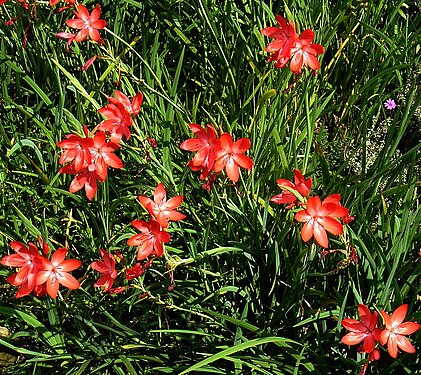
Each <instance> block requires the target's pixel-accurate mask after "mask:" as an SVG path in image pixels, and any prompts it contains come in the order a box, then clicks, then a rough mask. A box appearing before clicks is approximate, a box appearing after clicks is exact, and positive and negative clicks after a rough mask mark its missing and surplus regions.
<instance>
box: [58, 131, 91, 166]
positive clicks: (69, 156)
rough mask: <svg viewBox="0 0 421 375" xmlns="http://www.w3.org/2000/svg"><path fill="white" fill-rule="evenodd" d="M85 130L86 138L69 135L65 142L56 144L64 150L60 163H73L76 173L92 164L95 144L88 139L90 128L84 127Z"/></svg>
mask: <svg viewBox="0 0 421 375" xmlns="http://www.w3.org/2000/svg"><path fill="white" fill-rule="evenodd" d="M83 130H84V132H85V138H81V137H79V136H78V135H77V134H67V135H66V136H65V139H64V140H62V141H60V142H57V143H56V144H57V146H58V147H60V148H63V149H64V152H63V153H62V154H61V156H60V159H59V163H60V164H66V163H72V164H71V165H72V168H73V169H74V171H75V172H76V173H77V172H79V171H81V170H82V169H84V168H86V167H88V166H89V165H91V164H92V157H91V148H92V147H93V145H94V143H93V140H92V138H88V128H87V127H86V126H84V127H83ZM60 173H63V172H60Z"/></svg>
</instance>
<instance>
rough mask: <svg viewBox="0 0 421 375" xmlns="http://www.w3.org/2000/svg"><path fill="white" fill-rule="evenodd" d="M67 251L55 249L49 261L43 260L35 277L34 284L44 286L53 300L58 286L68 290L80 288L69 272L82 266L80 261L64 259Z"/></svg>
mask: <svg viewBox="0 0 421 375" xmlns="http://www.w3.org/2000/svg"><path fill="white" fill-rule="evenodd" d="M67 251H68V250H67V249H66V248H61V249H57V250H56V251H55V253H54V254H53V255H52V257H51V261H50V260H48V259H46V258H43V263H44V267H43V270H42V271H39V272H38V273H37V275H36V284H37V285H42V284H44V283H45V284H46V285H45V286H46V290H47V293H48V294H49V295H50V297H51V298H53V299H55V298H56V297H57V294H58V289H59V286H60V284H62V285H64V286H65V287H66V288H69V289H78V288H79V287H80V284H79V281H77V280H76V279H75V278H74V277H73V276H72V275H71V274H70V273H69V272H70V271H73V270H75V269H76V268H79V267H80V266H81V265H82V262H81V261H80V260H76V259H66V260H65V259H64V258H66V255H67Z"/></svg>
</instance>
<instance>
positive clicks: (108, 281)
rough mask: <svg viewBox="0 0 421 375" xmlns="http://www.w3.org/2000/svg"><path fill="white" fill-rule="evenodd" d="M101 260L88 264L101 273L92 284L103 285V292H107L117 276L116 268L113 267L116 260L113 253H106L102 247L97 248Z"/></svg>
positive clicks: (95, 285)
mask: <svg viewBox="0 0 421 375" xmlns="http://www.w3.org/2000/svg"><path fill="white" fill-rule="evenodd" d="M99 251H100V253H101V257H102V260H96V261H95V262H92V263H91V264H90V266H91V267H92V268H93V269H94V270H95V271H98V272H99V273H102V274H103V275H102V276H101V277H100V278H99V279H98V280H97V282H96V283H95V284H94V287H95V288H100V287H102V286H103V287H104V292H108V291H109V290H110V289H111V288H112V286H113V284H114V280H115V279H116V277H117V270H116V269H115V265H116V261H115V257H114V255H113V254H108V253H107V252H106V251H105V250H104V249H100V250H99Z"/></svg>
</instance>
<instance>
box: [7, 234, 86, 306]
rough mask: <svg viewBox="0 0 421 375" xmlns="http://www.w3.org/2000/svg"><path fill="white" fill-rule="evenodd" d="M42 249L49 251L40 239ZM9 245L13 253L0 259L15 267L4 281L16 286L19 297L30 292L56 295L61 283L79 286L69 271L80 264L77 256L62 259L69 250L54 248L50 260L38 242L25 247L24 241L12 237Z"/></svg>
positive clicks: (75, 287)
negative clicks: (37, 244)
mask: <svg viewBox="0 0 421 375" xmlns="http://www.w3.org/2000/svg"><path fill="white" fill-rule="evenodd" d="M39 242H40V245H41V248H42V253H43V254H44V255H48V254H49V252H50V250H49V247H48V244H47V243H44V242H43V241H42V240H41V239H39ZM10 246H11V247H12V248H13V250H14V251H15V253H16V254H12V255H6V256H4V257H3V258H2V259H1V261H0V263H1V264H2V265H3V266H8V267H14V268H17V269H18V271H17V272H16V273H14V274H12V275H10V276H9V277H8V278H7V279H6V281H7V282H8V283H10V284H12V285H14V286H18V287H19V288H18V290H17V293H16V298H20V297H23V296H26V295H28V294H29V293H31V292H33V293H34V294H35V295H36V296H37V297H41V296H43V295H45V294H49V295H50V297H51V298H56V297H57V294H58V289H59V286H60V284H62V285H64V286H65V287H66V288H69V289H78V288H79V287H80V284H79V281H77V280H76V279H75V278H74V277H73V276H72V275H71V274H70V273H69V272H70V271H73V270H75V269H77V268H79V267H80V266H81V265H82V262H81V261H80V260H76V259H65V258H66V255H67V252H68V250H67V249H66V248H61V249H57V250H56V251H55V252H54V254H53V255H52V256H51V258H50V260H49V259H47V258H46V257H45V256H44V255H41V254H40V252H39V250H38V248H37V246H36V245H35V244H33V243H32V242H29V243H28V247H26V246H25V245H24V244H23V243H21V242H17V241H12V242H10Z"/></svg>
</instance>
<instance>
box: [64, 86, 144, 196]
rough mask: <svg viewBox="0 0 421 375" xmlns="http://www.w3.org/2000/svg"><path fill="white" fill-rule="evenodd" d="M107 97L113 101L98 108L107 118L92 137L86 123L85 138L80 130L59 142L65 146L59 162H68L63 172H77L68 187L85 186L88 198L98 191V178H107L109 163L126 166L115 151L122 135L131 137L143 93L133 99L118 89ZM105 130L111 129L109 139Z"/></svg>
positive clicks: (115, 166) (71, 190) (77, 187)
mask: <svg viewBox="0 0 421 375" xmlns="http://www.w3.org/2000/svg"><path fill="white" fill-rule="evenodd" d="M108 100H109V102H110V104H108V105H107V106H105V107H103V108H100V109H99V110H98V112H100V113H101V114H102V115H104V116H105V117H106V118H107V120H104V121H102V122H101V123H100V124H99V125H98V130H97V131H96V132H95V134H94V135H93V136H92V137H89V131H88V128H87V127H86V126H84V127H83V129H84V133H85V138H82V137H80V136H79V135H77V134H67V135H66V136H65V139H64V140H62V141H60V142H57V146H58V147H60V148H63V149H64V152H63V154H62V155H61V157H60V159H59V163H60V164H66V165H65V166H63V167H62V168H61V169H60V173H67V174H71V175H76V176H75V178H74V179H73V181H72V182H71V184H70V187H69V191H70V192H71V193H75V192H77V191H79V190H81V189H82V188H83V187H84V188H85V191H86V196H87V197H88V199H89V200H92V199H93V197H94V196H95V194H96V191H97V187H98V183H97V181H101V182H104V181H105V179H106V178H107V174H108V167H111V168H116V169H120V168H123V162H122V161H121V159H120V158H118V157H117V156H116V155H115V154H114V152H115V151H116V150H118V149H119V148H120V146H119V144H118V143H119V142H120V141H121V138H122V135H124V136H125V137H126V138H129V137H130V130H129V126H131V125H132V121H133V119H132V116H134V115H137V114H138V113H139V111H140V107H141V106H142V101H143V95H142V93H140V92H139V93H138V94H137V95H136V96H135V98H134V99H133V101H130V100H129V98H128V97H127V96H126V95H124V94H123V93H121V92H120V91H118V90H117V91H116V94H115V98H108ZM104 131H105V132H108V134H109V136H110V141H107V139H106V135H105V133H104Z"/></svg>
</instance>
